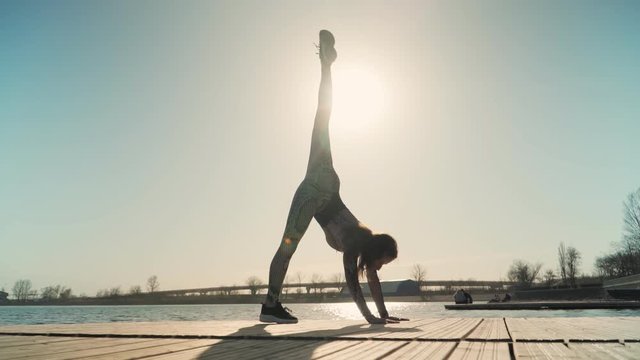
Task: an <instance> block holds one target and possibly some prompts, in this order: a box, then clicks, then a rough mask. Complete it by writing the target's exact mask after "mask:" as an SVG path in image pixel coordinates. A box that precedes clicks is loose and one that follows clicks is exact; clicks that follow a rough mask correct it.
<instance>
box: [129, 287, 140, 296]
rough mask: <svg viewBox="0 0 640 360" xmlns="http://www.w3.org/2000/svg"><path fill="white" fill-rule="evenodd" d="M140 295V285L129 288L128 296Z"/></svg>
mask: <svg viewBox="0 0 640 360" xmlns="http://www.w3.org/2000/svg"><path fill="white" fill-rule="evenodd" d="M140 293H142V287H140V285H133V286H132V287H130V288H129V294H131V295H137V294H140Z"/></svg>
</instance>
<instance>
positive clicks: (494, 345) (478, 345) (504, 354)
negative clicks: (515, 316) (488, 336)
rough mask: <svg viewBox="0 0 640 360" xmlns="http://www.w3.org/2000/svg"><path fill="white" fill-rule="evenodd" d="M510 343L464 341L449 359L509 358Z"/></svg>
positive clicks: (497, 359) (499, 359)
mask: <svg viewBox="0 0 640 360" xmlns="http://www.w3.org/2000/svg"><path fill="white" fill-rule="evenodd" d="M510 358H511V355H510V354H509V345H508V344H507V343H504V342H481V341H473V342H470V341H462V342H461V343H460V344H459V345H458V346H457V347H456V348H455V350H454V351H453V353H452V354H451V356H450V357H449V359H453V360H459V359H483V360H485V359H496V360H502V359H504V360H509V359H510Z"/></svg>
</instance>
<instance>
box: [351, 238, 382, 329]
mask: <svg viewBox="0 0 640 360" xmlns="http://www.w3.org/2000/svg"><path fill="white" fill-rule="evenodd" d="M342 260H343V263H344V277H345V279H346V280H347V286H348V287H349V292H351V296H352V297H353V301H354V302H355V303H356V305H357V306H358V309H359V310H360V313H361V314H362V316H364V318H365V319H366V320H367V321H368V322H369V323H370V324H386V323H387V322H386V320H385V319H379V318H377V317H375V316H373V314H371V311H369V308H368V307H367V302H366V301H365V300H364V296H363V295H362V289H361V288H360V283H359V282H358V263H357V261H358V256H357V255H354V254H351V253H349V252H347V251H345V253H344V255H343V256H342Z"/></svg>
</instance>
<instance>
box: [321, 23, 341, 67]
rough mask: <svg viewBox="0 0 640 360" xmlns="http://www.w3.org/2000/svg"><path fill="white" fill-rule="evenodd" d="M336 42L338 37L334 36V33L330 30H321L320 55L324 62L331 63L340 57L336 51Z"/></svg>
mask: <svg viewBox="0 0 640 360" xmlns="http://www.w3.org/2000/svg"><path fill="white" fill-rule="evenodd" d="M335 43H336V39H335V38H334V37H333V34H332V33H331V32H329V31H328V30H320V44H319V45H318V48H319V51H318V53H319V55H320V60H321V61H322V62H323V63H326V64H328V65H331V64H332V63H333V62H334V61H336V58H337V57H338V52H336V48H335V47H334V45H335Z"/></svg>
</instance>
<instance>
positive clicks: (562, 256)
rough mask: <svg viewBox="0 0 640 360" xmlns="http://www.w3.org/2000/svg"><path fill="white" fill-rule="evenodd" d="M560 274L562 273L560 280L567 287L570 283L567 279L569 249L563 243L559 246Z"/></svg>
mask: <svg viewBox="0 0 640 360" xmlns="http://www.w3.org/2000/svg"><path fill="white" fill-rule="evenodd" d="M558 272H559V273H560V278H561V279H562V282H563V283H564V284H565V285H566V284H567V282H568V278H567V248H566V247H565V246H564V243H563V242H560V245H559V246H558Z"/></svg>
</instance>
